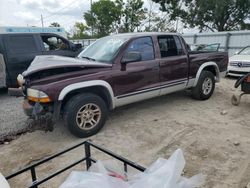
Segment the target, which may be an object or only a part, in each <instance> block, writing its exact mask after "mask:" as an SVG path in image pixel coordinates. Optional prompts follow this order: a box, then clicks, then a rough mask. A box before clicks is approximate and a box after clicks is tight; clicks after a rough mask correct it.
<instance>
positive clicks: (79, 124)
mask: <svg viewBox="0 0 250 188" xmlns="http://www.w3.org/2000/svg"><path fill="white" fill-rule="evenodd" d="M106 118H107V106H106V104H105V102H104V101H103V99H102V98H101V97H99V96H97V95H95V94H91V93H84V94H79V95H76V96H74V97H73V98H71V99H70V101H69V102H68V103H67V104H66V106H65V113H64V119H65V122H66V124H67V127H68V129H69V130H70V132H71V133H72V134H74V135H75V136H77V137H80V138H84V137H89V136H92V135H94V134H96V133H97V132H98V131H100V129H101V128H102V127H103V126H104V124H105V121H106Z"/></svg>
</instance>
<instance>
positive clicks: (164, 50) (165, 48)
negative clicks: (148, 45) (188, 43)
mask: <svg viewBox="0 0 250 188" xmlns="http://www.w3.org/2000/svg"><path fill="white" fill-rule="evenodd" d="M158 43H159V47H160V52H161V57H162V58H165V57H171V56H179V55H183V48H182V45H181V41H180V39H179V38H178V37H177V36H172V35H169V36H160V37H158Z"/></svg>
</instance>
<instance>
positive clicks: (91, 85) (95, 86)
mask: <svg viewBox="0 0 250 188" xmlns="http://www.w3.org/2000/svg"><path fill="white" fill-rule="evenodd" d="M84 92H89V93H94V94H96V95H98V96H99V97H101V98H102V99H103V100H104V102H105V103H106V104H107V107H108V108H109V109H113V108H115V106H114V104H115V103H114V93H113V90H112V87H111V86H110V85H109V83H107V82H106V81H103V80H93V81H86V82H80V83H75V84H71V85H68V86H67V87H65V88H64V89H63V90H62V91H61V92H60V94H59V97H58V100H59V101H61V103H62V108H63V107H64V105H65V104H66V103H67V101H68V100H69V99H70V98H71V97H73V96H75V95H77V94H80V93H84Z"/></svg>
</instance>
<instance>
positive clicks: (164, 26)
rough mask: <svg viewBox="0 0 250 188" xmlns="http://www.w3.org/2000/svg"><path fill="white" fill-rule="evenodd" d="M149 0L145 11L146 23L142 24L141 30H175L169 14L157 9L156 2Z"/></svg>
mask: <svg viewBox="0 0 250 188" xmlns="http://www.w3.org/2000/svg"><path fill="white" fill-rule="evenodd" d="M147 1H148V5H149V6H148V8H147V11H146V13H145V19H144V23H142V24H141V26H140V27H141V28H140V30H144V31H146V32H151V31H155V32H165V31H168V32H174V31H176V30H175V29H174V23H173V22H171V21H170V20H169V15H168V14H167V13H164V12H161V11H160V12H159V11H155V10H156V7H155V6H156V4H155V3H154V2H153V1H152V0H147Z"/></svg>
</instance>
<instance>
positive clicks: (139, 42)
mask: <svg viewBox="0 0 250 188" xmlns="http://www.w3.org/2000/svg"><path fill="white" fill-rule="evenodd" d="M131 51H135V52H140V53H141V57H142V59H141V60H142V61H148V60H153V59H154V58H155V54H154V47H153V41H152V39H151V37H142V38H138V39H135V40H133V41H132V42H131V43H130V45H129V47H128V48H127V50H126V52H131Z"/></svg>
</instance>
